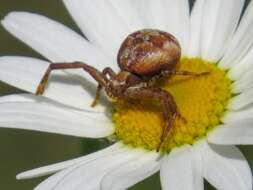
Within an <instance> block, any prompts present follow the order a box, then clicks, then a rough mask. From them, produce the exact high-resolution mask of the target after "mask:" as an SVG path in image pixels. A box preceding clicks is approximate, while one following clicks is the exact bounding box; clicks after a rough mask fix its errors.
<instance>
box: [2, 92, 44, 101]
mask: <svg viewBox="0 0 253 190" xmlns="http://www.w3.org/2000/svg"><path fill="white" fill-rule="evenodd" d="M35 98H36V99H37V98H38V101H39V100H40V99H41V97H40V96H34V95H32V94H12V95H6V96H1V97H0V103H7V102H34V101H36V100H35Z"/></svg>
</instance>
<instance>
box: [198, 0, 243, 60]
mask: <svg viewBox="0 0 253 190" xmlns="http://www.w3.org/2000/svg"><path fill="white" fill-rule="evenodd" d="M243 5H244V0H222V1H220V0H212V1H209V0H206V1H205V5H204V10H203V19H202V25H201V36H202V37H201V56H202V57H203V58H204V59H206V60H209V61H214V62H216V61H218V60H219V59H220V58H221V57H222V56H223V54H224V51H225V50H226V48H227V45H228V43H229V42H230V40H231V38H232V35H233V33H234V31H235V29H236V27H237V24H238V21H239V18H240V15H241V11H242V8H243Z"/></svg>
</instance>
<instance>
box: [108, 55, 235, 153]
mask: <svg viewBox="0 0 253 190" xmlns="http://www.w3.org/2000/svg"><path fill="white" fill-rule="evenodd" d="M177 70H184V71H191V72H195V73H202V72H210V73H209V74H208V75H203V76H198V77H196V76H195V77H194V76H176V75H174V76H171V77H168V78H166V79H163V80H162V81H159V82H158V84H157V86H159V87H160V88H163V89H165V90H167V91H168V92H170V93H171V94H172V95H173V97H174V99H175V102H176V104H177V107H178V110H179V112H180V114H181V115H182V116H183V117H184V118H185V119H186V121H187V122H184V121H183V120H182V119H180V118H177V119H176V121H175V123H174V124H173V127H172V128H171V129H170V132H169V134H168V136H167V138H166V140H165V141H164V143H163V144H162V147H161V151H163V152H169V151H171V150H172V149H173V148H175V147H179V146H182V145H184V144H193V143H194V142H196V141H197V140H199V139H200V138H203V137H205V136H206V134H207V133H208V132H209V131H210V130H211V129H213V128H215V127H216V126H218V125H219V123H220V122H221V118H222V117H223V115H224V113H225V111H226V106H227V104H228V101H229V99H230V98H231V96H232V92H231V83H232V81H231V80H230V79H229V78H228V77H227V75H226V71H225V70H222V69H220V68H218V67H217V65H216V64H214V63H209V62H206V61H203V60H201V59H188V58H184V59H182V60H181V61H180V63H179V64H178V66H177ZM112 116H113V121H114V123H115V129H116V130H115V135H116V138H117V139H118V140H122V141H123V142H124V143H125V144H128V145H131V146H133V147H143V148H145V149H148V150H155V149H156V148H157V146H158V144H159V142H160V136H161V132H162V127H163V118H162V114H161V110H160V107H159V104H158V103H157V102H152V101H144V100H143V101H139V100H138V101H134V100H133V101H123V102H122V101H120V102H117V103H115V108H114V111H113V115H112Z"/></svg>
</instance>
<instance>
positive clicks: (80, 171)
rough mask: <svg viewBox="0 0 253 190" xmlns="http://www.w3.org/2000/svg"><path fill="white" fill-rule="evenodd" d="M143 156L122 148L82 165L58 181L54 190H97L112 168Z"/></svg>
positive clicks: (142, 152)
mask: <svg viewBox="0 0 253 190" xmlns="http://www.w3.org/2000/svg"><path fill="white" fill-rule="evenodd" d="M143 154H145V152H144V151H139V150H132V149H130V148H128V147H127V148H124V149H122V150H121V151H118V152H115V153H112V154H108V155H107V156H104V157H101V158H100V159H97V160H95V161H91V162H89V163H87V164H83V165H81V166H80V167H78V168H76V169H75V170H73V171H72V172H70V173H69V174H68V175H66V176H65V177H64V179H63V180H62V181H60V182H59V183H58V184H57V185H56V187H55V190H79V189H80V190H81V189H84V188H85V189H86V190H95V189H97V190H99V189H100V183H101V180H102V178H103V176H104V175H106V174H107V173H108V172H110V171H111V170H112V169H113V168H116V167H120V166H121V165H122V164H124V163H128V162H130V161H131V160H133V159H136V158H138V157H140V156H142V155H143Z"/></svg>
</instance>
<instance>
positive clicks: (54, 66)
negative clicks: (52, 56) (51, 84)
mask: <svg viewBox="0 0 253 190" xmlns="http://www.w3.org/2000/svg"><path fill="white" fill-rule="evenodd" d="M65 69H83V70H84V71H86V72H88V73H89V74H90V75H91V76H92V77H93V78H94V79H95V80H96V81H97V82H98V84H99V85H100V86H101V87H102V86H106V84H107V83H108V79H107V78H106V77H105V76H104V74H103V73H101V72H100V71H98V70H97V69H96V68H94V67H92V66H89V65H87V64H85V63H82V62H72V63H51V64H50V65H49V67H48V69H47V71H46V73H45V74H44V76H43V78H42V79H41V81H40V84H39V86H38V88H37V91H36V95H41V94H43V93H44V91H45V88H46V85H47V83H48V79H49V76H50V73H51V71H53V70H65Z"/></svg>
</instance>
